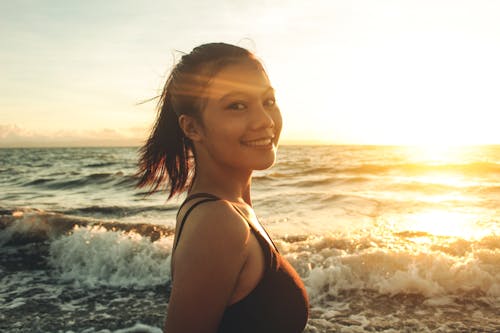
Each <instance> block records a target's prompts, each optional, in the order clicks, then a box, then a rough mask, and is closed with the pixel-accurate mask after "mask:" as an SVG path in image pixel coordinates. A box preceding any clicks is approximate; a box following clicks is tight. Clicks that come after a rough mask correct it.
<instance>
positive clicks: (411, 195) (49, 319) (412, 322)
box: [0, 145, 500, 333]
mask: <svg viewBox="0 0 500 333" xmlns="http://www.w3.org/2000/svg"><path fill="white" fill-rule="evenodd" d="M136 163H137V148H136V147H132V148H25V149H18V148H15V149H14V148H12V149H0V331H1V332H66V333H69V332H82V333H95V332H100V333H105V332H115V333H125V332H155V333H156V332H161V328H162V326H163V322H164V319H165V315H166V309H167V306H168V297H169V292H170V289H169V287H170V280H169V279H170V266H169V264H170V251H171V247H172V238H173V234H174V229H173V228H174V225H175V214H176V211H177V208H178V206H179V204H180V202H182V200H183V196H180V197H177V198H174V199H173V200H171V201H168V202H167V201H166V197H167V195H166V193H165V192H159V193H156V194H154V195H152V196H149V197H147V196H145V192H144V190H137V189H135V188H134V185H135V183H136V181H137V179H136V178H135V177H134V173H135V171H136ZM252 200H253V205H254V209H255V212H256V214H257V216H258V217H259V220H260V221H261V223H262V225H263V226H264V227H265V228H266V230H267V231H268V233H269V234H270V235H271V237H272V238H273V240H274V241H275V243H276V245H277V247H278V249H279V250H280V252H281V253H282V254H283V255H284V256H285V257H286V258H287V260H288V261H289V262H290V263H291V264H292V266H294V268H295V269H296V270H297V272H298V273H299V275H300V276H301V277H302V279H303V281H304V284H305V286H306V288H307V292H308V295H309V298H310V303H311V309H310V318H309V321H308V323H307V326H306V328H305V330H304V332H310V333H312V332H500V209H499V202H500V146H476V147H474V146H471V147H454V148H453V147H439V146H434V147H425V148H422V147H398V146H353V145H351V146H335V145H333V146H281V147H279V151H278V160H277V162H276V165H275V166H274V167H273V168H271V169H269V170H264V171H257V172H255V173H254V177H253V185H252Z"/></svg>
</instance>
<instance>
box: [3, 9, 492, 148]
mask: <svg viewBox="0 0 500 333" xmlns="http://www.w3.org/2000/svg"><path fill="white" fill-rule="evenodd" d="M499 15H500V3H498V2H492V1H484V0H478V1H472V0H468V1H461V2H456V1H452V0H443V1H440V5H439V6H436V4H435V2H434V1H430V0H422V1H418V2H417V1H404V2H393V1H386V0H382V1H376V2H373V1H368V0H363V1H356V2H341V1H334V2H332V1H315V2H313V4H309V3H305V2H303V1H286V2H284V1H278V2H273V3H269V2H256V3H255V2H250V1H243V2H238V3H237V4H235V3H233V2H230V1H227V0H217V1H215V2H213V3H211V4H210V6H207V5H203V4H200V3H199V2H192V1H187V2H183V3H182V4H180V5H179V6H177V5H176V6H173V5H171V4H170V3H169V2H157V3H155V4H154V5H153V4H148V5H145V4H141V5H138V3H136V2H129V1H125V3H123V2H120V3H118V2H113V1H111V2H106V3H78V4H76V3H64V4H60V5H58V6H55V5H53V6H51V5H47V4H44V5H42V4H41V3H38V2H26V3H22V4H19V3H16V4H14V3H10V2H3V3H2V4H1V5H0V16H1V19H2V29H1V32H0V34H1V35H2V41H3V46H4V50H5V52H2V54H0V66H1V72H2V76H1V77H0V89H1V90H2V92H3V93H2V96H3V97H2V102H1V105H0V146H33V145H35V146H36V145H42V146H43V145H48V146H54V145H55V146H57V145H59V146H61V145H62V146H65V145H86V144H87V145H138V144H140V143H141V142H143V141H144V139H145V138H146V136H147V132H148V130H149V129H150V126H151V124H152V122H153V120H154V117H155V106H156V101H155V100H153V102H150V103H145V104H140V103H139V102H141V101H144V100H147V99H151V98H153V97H155V96H157V95H158V94H159V92H160V91H161V88H162V86H163V84H164V82H165V78H166V74H167V73H168V71H169V70H170V68H171V66H172V64H174V63H175V62H176V61H177V60H178V59H179V58H180V56H182V54H183V52H189V51H190V50H191V49H192V48H193V47H195V46H197V45H199V44H201V43H206V42H212V41H224V42H228V43H233V44H238V45H241V46H243V47H247V48H249V49H251V50H252V51H254V52H255V53H256V54H257V56H258V57H259V58H260V59H262V60H263V62H264V65H265V67H266V70H267V71H268V73H269V77H270V79H271V82H272V84H273V86H274V87H275V89H276V95H277V102H278V105H279V106H280V108H281V110H282V113H283V118H284V122H285V123H284V128H283V134H282V143H283V144H286V143H326V144H332V143H333V144H390V145H427V146H435V145H471V144H498V143H500V134H499V133H500V132H499V131H498V129H497V124H498V123H499V120H500V118H499V117H500V116H499V115H500V113H499V112H498V110H499V109H500V100H499V99H498V98H497V95H498V91H499V89H500V80H499V79H498V78H499V77H500V63H499V62H498V61H497V59H499V58H500V38H499V36H500V25H498V16H499ZM464 18H467V19H466V20H464ZM33 50H36V52H33ZM176 50H179V51H176Z"/></svg>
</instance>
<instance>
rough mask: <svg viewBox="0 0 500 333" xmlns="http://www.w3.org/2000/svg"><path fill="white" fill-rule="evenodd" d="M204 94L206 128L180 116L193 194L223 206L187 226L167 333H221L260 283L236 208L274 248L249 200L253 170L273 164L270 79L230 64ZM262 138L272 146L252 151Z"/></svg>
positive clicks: (257, 262)
mask: <svg viewBox="0 0 500 333" xmlns="http://www.w3.org/2000/svg"><path fill="white" fill-rule="evenodd" d="M205 93H206V96H204V97H205V98H206V101H207V102H206V105H205V108H204V109H203V110H201V118H202V119H201V121H202V124H200V123H198V122H197V121H196V120H195V119H194V118H192V117H189V116H186V115H182V116H180V117H179V125H180V126H181V128H182V130H183V131H184V133H185V135H186V136H187V137H188V138H190V139H191V140H192V141H193V144H194V147H195V151H196V162H197V170H196V175H197V176H196V179H195V180H194V182H193V186H192V188H191V191H190V192H189V193H188V194H193V193H200V192H208V193H212V194H214V195H216V196H218V197H219V198H222V199H223V200H220V201H213V202H206V203H203V204H201V205H199V206H197V207H196V209H194V210H193V211H192V212H191V213H190V215H189V217H188V218H187V221H186V223H185V225H184V227H183V230H182V237H181V238H180V241H179V243H178V245H177V248H176V249H175V252H174V253H173V255H172V272H173V281H174V283H173V286H172V292H171V295H170V301H169V306H168V312H167V319H166V322H165V332H167V333H181V332H182V333H184V332H199V333H213V332H216V331H217V329H218V326H219V323H220V320H221V319H222V316H223V314H224V311H225V309H226V307H228V306H230V305H231V304H234V303H236V302H238V301H239V300H241V299H243V298H244V297H245V296H247V295H248V294H249V293H250V292H251V291H252V290H253V289H254V288H255V287H256V286H257V284H258V283H259V281H260V279H261V278H262V276H263V273H264V269H265V268H264V253H263V251H262V248H261V246H260V244H259V242H258V240H257V238H256V237H255V235H254V234H253V233H252V232H251V230H250V227H249V225H248V222H247V221H246V220H245V219H244V218H243V217H242V216H241V215H240V214H238V212H237V211H236V210H235V209H234V207H233V206H232V204H233V205H236V206H237V207H238V208H239V209H240V210H241V211H242V212H243V213H244V214H245V215H246V217H247V218H248V219H249V220H250V222H251V223H252V225H253V226H254V227H255V228H256V229H257V230H259V231H260V233H261V234H262V235H263V236H264V237H265V238H266V239H267V241H268V242H269V243H270V244H272V243H271V241H270V240H269V239H268V238H267V235H266V233H265V232H264V231H263V229H262V227H261V225H260V223H259V222H258V221H257V218H256V216H255V214H254V212H253V209H252V202H251V198H250V187H251V177H252V171H253V170H261V169H266V168H269V167H270V166H272V165H273V163H274V161H275V157H276V145H277V142H278V139H279V135H280V132H281V127H282V120H281V114H280V111H279V108H278V107H277V105H276V104H275V103H274V94H273V90H272V88H271V85H270V83H269V80H268V78H267V76H266V74H265V73H264V72H263V71H262V70H260V69H257V68H255V67H253V66H250V65H242V64H240V65H229V66H227V67H225V68H223V69H222V70H221V71H220V72H218V73H217V74H216V75H215V77H214V78H212V80H211V81H210V84H209V85H208V87H207V89H206V90H205ZM260 138H272V139H271V141H272V144H269V145H268V146H267V147H263V146H259V147H255V146H249V145H248V144H247V143H248V141H252V140H256V139H260ZM198 200H200V199H195V200H192V201H190V202H189V203H188V204H186V205H185V206H184V207H183V209H182V210H181V211H180V212H179V219H178V220H177V225H176V231H177V232H178V230H179V224H180V221H181V220H182V217H183V216H184V214H185V212H186V211H187V209H189V207H190V206H191V205H192V204H194V203H195V202H196V201H198ZM177 232H176V236H175V238H176V239H177ZM271 246H272V245H271Z"/></svg>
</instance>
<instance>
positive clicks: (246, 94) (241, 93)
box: [219, 86, 274, 101]
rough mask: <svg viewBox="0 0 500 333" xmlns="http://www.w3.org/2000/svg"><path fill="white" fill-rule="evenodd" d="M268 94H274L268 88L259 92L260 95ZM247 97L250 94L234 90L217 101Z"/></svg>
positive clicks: (271, 89) (272, 89)
mask: <svg viewBox="0 0 500 333" xmlns="http://www.w3.org/2000/svg"><path fill="white" fill-rule="evenodd" d="M270 92H272V93H274V88H273V87H271V86H269V87H267V88H266V89H265V90H263V91H262V92H261V95H267V94H269V93H270ZM242 95H243V96H249V95H250V94H249V93H248V91H242V90H234V91H230V92H228V93H227V94H225V95H223V96H222V97H221V98H219V101H223V100H225V99H228V98H231V97H236V96H242Z"/></svg>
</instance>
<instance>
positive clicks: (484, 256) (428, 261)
mask: <svg viewBox="0 0 500 333" xmlns="http://www.w3.org/2000/svg"><path fill="white" fill-rule="evenodd" d="M496 240H497V242H498V243H497V244H500V242H499V241H500V238H498V237H497V239H496ZM277 243H278V246H279V247H280V248H281V249H282V252H285V253H286V257H287V259H288V260H289V261H290V263H292V265H293V266H294V267H296V269H297V271H298V272H299V273H300V274H301V276H302V278H303V279H304V281H305V285H306V288H307V290H308V294H309V296H310V297H311V299H312V300H313V302H321V300H322V299H324V298H325V297H327V296H337V295H339V293H341V292H344V291H349V290H373V291H376V292H377V293H380V294H387V295H396V294H420V295H423V296H424V297H427V298H431V297H444V296H446V295H456V294H462V293H466V292H479V293H481V294H483V295H484V296H485V297H491V298H498V297H499V296H500V295H499V290H500V245H497V246H492V245H491V242H489V243H488V244H489V246H484V247H480V246H479V244H481V242H480V241H479V242H474V241H470V242H468V241H464V240H459V241H457V244H460V246H462V247H464V249H465V250H462V251H458V252H460V253H462V255H452V254H450V253H448V252H447V251H445V249H446V248H448V247H446V246H442V247H441V248H439V249H434V250H432V249H431V247H429V246H426V247H420V246H419V244H413V247H411V246H410V245H411V244H410V243H408V241H407V240H404V239H399V240H397V241H394V243H389V242H387V240H384V239H380V238H379V239H376V238H373V237H368V236H367V237H361V238H358V239H356V238H355V237H353V238H350V239H349V238H346V237H331V236H324V237H310V238H308V239H307V240H304V241H299V242H293V243H288V242H285V241H278V242H277ZM457 244H451V245H450V246H451V247H456V246H458V245H457ZM455 254H456V253H455Z"/></svg>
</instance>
